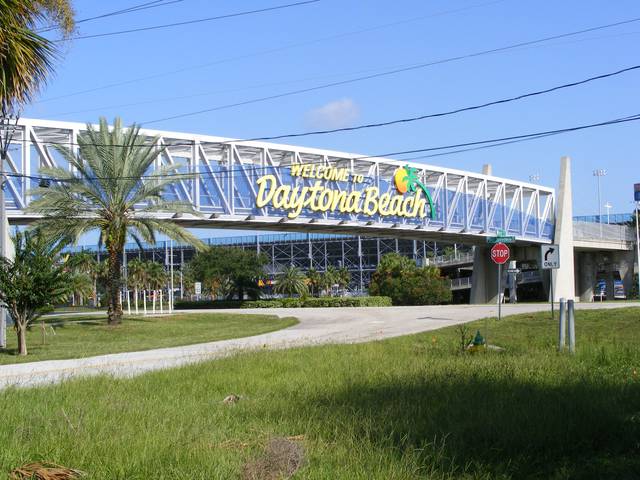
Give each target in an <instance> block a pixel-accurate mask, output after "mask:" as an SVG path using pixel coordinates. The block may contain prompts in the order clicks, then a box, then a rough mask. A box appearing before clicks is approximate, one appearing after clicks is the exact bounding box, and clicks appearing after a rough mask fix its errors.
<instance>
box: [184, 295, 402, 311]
mask: <svg viewBox="0 0 640 480" xmlns="http://www.w3.org/2000/svg"><path fill="white" fill-rule="evenodd" d="M389 306H391V298H389V297H320V298H314V297H309V298H278V299H273V300H243V301H240V300H199V301H185V300H178V301H176V303H175V308H176V309H183V310H194V309H206V308H300V307H309V308H313V307H389Z"/></svg>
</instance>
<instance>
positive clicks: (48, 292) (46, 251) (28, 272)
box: [0, 230, 72, 355]
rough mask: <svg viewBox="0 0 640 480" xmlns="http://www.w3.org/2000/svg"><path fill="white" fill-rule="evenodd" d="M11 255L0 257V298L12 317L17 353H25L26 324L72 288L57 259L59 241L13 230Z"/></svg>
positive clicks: (61, 263)
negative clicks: (9, 258) (14, 232)
mask: <svg viewBox="0 0 640 480" xmlns="http://www.w3.org/2000/svg"><path fill="white" fill-rule="evenodd" d="M13 241H14V245H15V258H14V259H13V260H8V259H6V258H2V257H0V301H1V302H2V303H3V304H4V305H5V306H6V307H5V308H7V310H8V311H9V312H10V313H11V318H13V321H14V323H13V328H14V329H15V331H16V334H17V336H18V353H19V354H20V355H26V354H27V339H26V332H27V327H28V326H29V325H30V324H32V323H33V322H34V321H35V320H36V319H37V318H38V317H39V316H40V315H41V314H42V311H43V307H46V306H52V305H55V303H56V302H59V301H62V300H64V299H65V298H66V297H67V295H68V294H69V293H70V291H71V288H72V279H71V273H70V272H69V268H68V267H67V265H65V264H64V262H63V261H61V260H60V257H59V252H60V244H57V243H52V242H50V241H48V240H47V239H46V238H45V237H44V236H43V235H42V234H41V232H38V231H37V230H35V231H26V232H24V233H21V232H17V233H16V235H15V237H14V239H13Z"/></svg>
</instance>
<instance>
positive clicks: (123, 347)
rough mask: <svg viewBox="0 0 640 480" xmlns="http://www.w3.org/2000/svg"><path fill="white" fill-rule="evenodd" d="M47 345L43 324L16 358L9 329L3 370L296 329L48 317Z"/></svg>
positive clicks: (201, 318) (247, 323)
mask: <svg viewBox="0 0 640 480" xmlns="http://www.w3.org/2000/svg"><path fill="white" fill-rule="evenodd" d="M44 319H45V322H46V328H45V332H46V336H45V344H44V345H43V340H42V329H41V327H40V322H37V323H36V324H34V325H33V326H32V328H31V331H29V332H28V333H27V351H28V353H29V355H27V356H26V357H20V356H18V355H17V354H16V345H17V340H16V334H15V332H14V331H13V329H11V328H10V329H8V330H7V343H8V345H7V350H0V365H3V364H8V363H17V362H35V361H38V360H53V359H60V358H79V357H88V356H92V355H101V354H104V353H117V352H130V351H135V350H148V349H151V348H162V347H173V346H177V345H189V344H193V343H203V342H213V341H216V340H225V339H228V338H238V337H248V336H251V335H258V334H260V333H266V332H271V331H273V330H279V329H281V328H285V327H289V326H291V325H295V324H296V323H297V320H295V319H293V318H278V317H276V316H274V315H242V314H235V313H234V314H222V313H189V314H176V315H171V316H169V315H167V316H163V317H138V318H136V317H133V318H127V317H125V319H124V321H123V323H122V324H121V325H118V326H115V327H111V326H108V325H107V324H106V314H102V315H60V316H57V315H56V316H48V317H44Z"/></svg>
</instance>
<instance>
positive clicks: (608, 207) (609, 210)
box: [604, 202, 613, 225]
mask: <svg viewBox="0 0 640 480" xmlns="http://www.w3.org/2000/svg"><path fill="white" fill-rule="evenodd" d="M604 208H606V209H607V225H609V214H610V213H611V209H612V208H613V205H611V202H607V203H605V204H604Z"/></svg>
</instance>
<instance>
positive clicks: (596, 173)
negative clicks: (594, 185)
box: [593, 168, 607, 237]
mask: <svg viewBox="0 0 640 480" xmlns="http://www.w3.org/2000/svg"><path fill="white" fill-rule="evenodd" d="M606 174H607V171H606V170H604V169H602V168H598V169H596V170H594V171H593V176H594V177H597V179H598V223H599V224H600V236H601V237H602V201H601V200H600V178H602V177H604V176H605V175H606Z"/></svg>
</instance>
